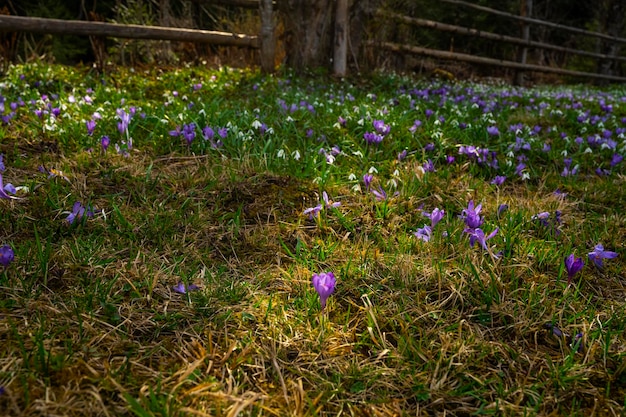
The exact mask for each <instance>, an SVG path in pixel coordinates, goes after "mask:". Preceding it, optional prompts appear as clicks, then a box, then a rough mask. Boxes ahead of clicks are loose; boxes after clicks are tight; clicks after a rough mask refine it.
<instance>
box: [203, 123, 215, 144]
mask: <svg viewBox="0 0 626 417" xmlns="http://www.w3.org/2000/svg"><path fill="white" fill-rule="evenodd" d="M202 136H203V137H204V140H211V141H212V140H213V138H214V137H215V131H214V130H213V129H212V128H211V127H210V126H205V127H204V129H202Z"/></svg>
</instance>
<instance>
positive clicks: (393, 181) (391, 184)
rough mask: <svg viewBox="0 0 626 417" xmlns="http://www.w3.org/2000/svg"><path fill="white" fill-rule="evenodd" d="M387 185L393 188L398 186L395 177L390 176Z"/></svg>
mask: <svg viewBox="0 0 626 417" xmlns="http://www.w3.org/2000/svg"><path fill="white" fill-rule="evenodd" d="M387 187H389V188H393V189H394V190H395V189H396V188H398V182H397V181H396V179H395V178H392V179H390V180H389V181H387Z"/></svg>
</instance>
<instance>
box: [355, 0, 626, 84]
mask: <svg viewBox="0 0 626 417" xmlns="http://www.w3.org/2000/svg"><path fill="white" fill-rule="evenodd" d="M441 1H442V2H444V3H449V4H454V5H457V6H465V7H469V8H472V9H474V10H479V11H481V12H484V13H487V14H491V15H498V16H504V17H506V18H511V19H514V20H517V21H521V22H524V25H525V26H524V34H523V38H521V37H520V38H517V37H513V36H507V35H501V34H497V33H492V32H488V31H480V30H477V29H471V28H467V27H462V26H456V25H451V24H446V23H443V22H437V21H433V20H427V19H420V18H416V17H411V16H405V15H402V14H399V13H396V12H393V11H390V10H385V9H378V10H376V11H375V14H374V15H375V16H376V17H377V18H381V17H382V18H387V19H391V20H393V21H395V22H398V23H404V24H407V25H411V26H416V27H423V28H429V29H432V30H436V31H440V32H450V33H455V34H459V35H465V36H472V37H478V38H481V39H488V40H492V41H496V42H500V43H509V44H514V45H519V46H521V47H522V48H523V50H522V54H521V59H520V60H519V61H520V62H516V61H510V60H505V59H498V58H492V57H481V56H477V55H472V54H466V53H459V52H452V51H443V50H438V49H431V48H425V47H420V46H416V45H407V44H401V43H397V42H388V41H385V40H378V41H368V42H366V44H367V45H370V46H376V47H379V48H382V49H385V50H388V51H392V52H399V53H407V54H414V55H421V56H429V57H433V58H439V59H446V60H455V61H461V62H468V63H473V64H482V65H492V66H499V67H504V68H510V69H514V70H515V71H516V82H517V83H523V78H522V77H520V76H521V75H522V74H523V72H524V71H533V72H542V73H552V74H560V75H567V76H575V77H584V78H591V79H596V80H609V81H620V82H624V81H626V77H623V76H618V75H613V74H603V73H600V72H585V71H576V70H568V69H564V68H558V67H549V66H545V65H535V64H527V63H526V54H527V49H528V48H534V49H539V50H551V51H557V52H561V53H565V54H571V55H579V56H585V57H589V58H593V59H596V60H597V61H598V62H600V61H613V62H626V57H625V56H617V55H608V54H603V53H597V52H590V51H584V50H579V49H574V48H567V47H564V46H559V45H554V44H550V43H545V42H536V41H532V40H530V36H529V27H530V25H542V26H546V27H550V28H553V29H558V30H561V31H568V32H571V33H575V34H577V35H584V36H592V37H595V38H599V39H603V40H607V41H610V42H613V43H615V44H621V43H626V39H624V38H620V37H616V36H610V35H606V34H603V33H599V32H592V31H588V30H583V29H579V28H574V27H571V26H565V25H559V24H556V23H552V22H548V21H544V20H539V19H533V18H530V17H526V16H518V15H514V14H511V13H506V12H502V11H499V10H495V9H492V8H489V7H485V6H480V5H477V4H473V3H468V2H466V1H463V0H441ZM531 5H532V2H531ZM530 7H531V6H529V5H526V9H527V10H529V8H530ZM523 13H526V12H525V11H523Z"/></svg>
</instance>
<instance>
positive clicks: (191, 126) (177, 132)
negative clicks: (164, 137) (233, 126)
mask: <svg viewBox="0 0 626 417" xmlns="http://www.w3.org/2000/svg"><path fill="white" fill-rule="evenodd" d="M169 135H170V136H172V137H178V136H182V137H183V139H185V142H186V143H187V146H188V147H191V144H192V143H193V141H194V139H195V138H196V124H195V123H193V122H191V123H188V124H183V125H182V127H181V126H176V128H175V129H174V130H170V132H169ZM217 136H219V138H218V139H217V140H216V139H215V130H214V129H213V128H212V127H211V126H205V127H204V128H203V129H202V137H203V138H204V140H205V141H208V142H209V143H210V146H211V147H212V148H214V149H217V148H220V147H222V146H223V145H224V143H223V142H222V139H225V138H226V137H227V136H228V128H226V127H220V128H218V129H217Z"/></svg>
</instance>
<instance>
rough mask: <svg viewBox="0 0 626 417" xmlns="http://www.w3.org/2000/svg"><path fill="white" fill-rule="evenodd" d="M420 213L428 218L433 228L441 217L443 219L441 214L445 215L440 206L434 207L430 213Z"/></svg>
mask: <svg viewBox="0 0 626 417" xmlns="http://www.w3.org/2000/svg"><path fill="white" fill-rule="evenodd" d="M422 214H424V216H426V217H428V218H429V219H430V227H431V228H432V229H434V228H435V226H436V225H437V223H439V222H440V221H441V219H443V216H445V215H446V212H445V211H444V210H442V209H440V208H435V209H433V211H432V212H430V213H428V212H423V213H422Z"/></svg>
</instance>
